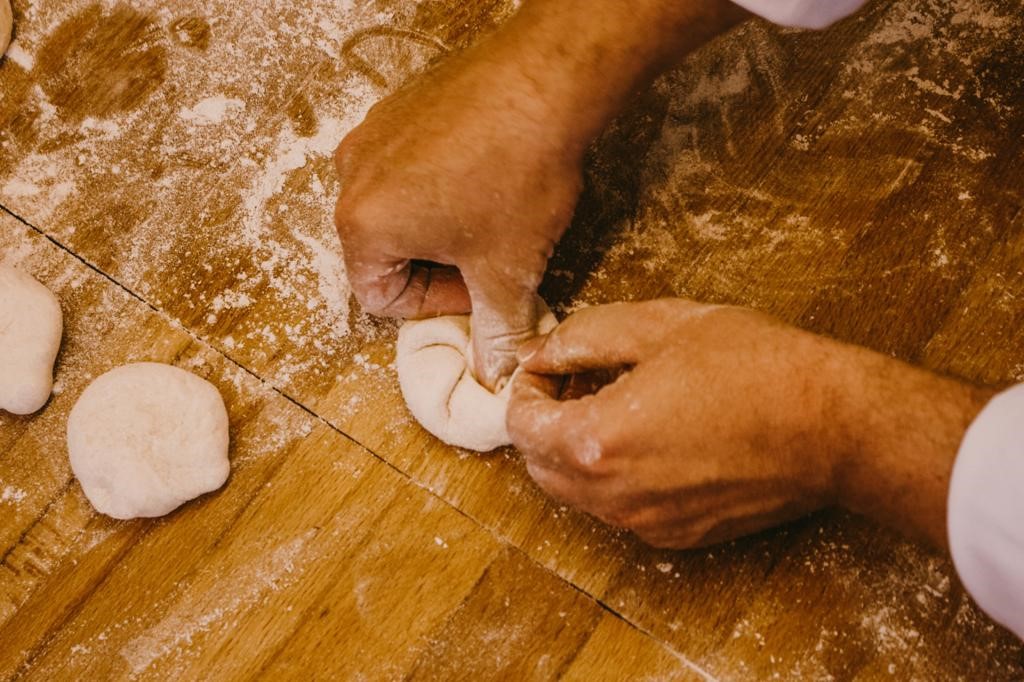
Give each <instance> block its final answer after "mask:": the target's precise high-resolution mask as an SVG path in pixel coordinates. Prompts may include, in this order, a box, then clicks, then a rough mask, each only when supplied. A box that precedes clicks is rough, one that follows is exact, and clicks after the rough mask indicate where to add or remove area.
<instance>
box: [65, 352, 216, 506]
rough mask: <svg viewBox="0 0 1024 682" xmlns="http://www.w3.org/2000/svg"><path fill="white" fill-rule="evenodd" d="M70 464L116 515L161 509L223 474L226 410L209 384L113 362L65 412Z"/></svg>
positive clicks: (146, 365)
mask: <svg viewBox="0 0 1024 682" xmlns="http://www.w3.org/2000/svg"><path fill="white" fill-rule="evenodd" d="M68 454H69V456H70V458H71V468H72V469H73V470H74V472H75V476H77V477H78V480H79V482H80V483H81V484H82V490H84V491H85V496H86V497H88V498H89V501H90V502H92V505H93V506H94V507H96V509H97V510H98V511H101V512H103V513H104V514H107V515H108V516H113V517H114V518H115V519H132V518H136V517H151V516H163V515H164V514H167V513H169V512H171V511H172V510H173V509H175V508H177V507H178V506H179V505H181V504H183V503H185V502H187V501H189V500H191V499H192V498H194V497H198V496H199V495H202V494H203V493H206V492H210V491H211V490H216V489H217V488H219V487H221V486H222V485H223V484H224V481H225V480H227V477H228V472H229V470H230V464H229V463H228V413H227V410H226V409H225V408H224V401H223V400H222V399H221V397H220V393H219V392H218V391H217V389H216V388H214V386H213V384H211V383H210V382H208V381H206V380H204V379H201V378H199V377H197V376H195V375H194V374H191V373H189V372H186V371H185V370H182V369H178V368H177V367H172V366H170V365H162V364H159V363H155V362H139V363H136V364H132V365H124V366H123V367H117V368H115V369H112V370H110V371H109V372H107V373H106V374H104V375H102V376H100V377H99V378H97V379H96V380H95V381H93V382H92V383H91V384H89V386H88V388H86V389H85V391H83V392H82V396H81V397H80V398H79V399H78V402H77V403H75V407H74V409H72V410H71V415H70V416H69V417H68Z"/></svg>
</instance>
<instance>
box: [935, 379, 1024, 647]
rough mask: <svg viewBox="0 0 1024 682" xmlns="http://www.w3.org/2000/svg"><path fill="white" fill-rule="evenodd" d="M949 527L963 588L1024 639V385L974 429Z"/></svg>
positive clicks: (960, 462) (953, 493) (955, 482)
mask: <svg viewBox="0 0 1024 682" xmlns="http://www.w3.org/2000/svg"><path fill="white" fill-rule="evenodd" d="M947 524H948V531H949V548H950V552H951V553H952V555H953V563H954V564H955V565H956V570H957V573H959V574H960V580H961V581H962V582H963V584H964V587H966V588H967V591H968V592H970V593H971V596H972V597H974V600H975V601H976V602H977V603H978V606H980V607H981V608H982V610H983V611H985V613H987V614H988V615H989V616H991V617H992V619H993V620H995V621H996V622H998V623H1000V624H1002V625H1004V626H1006V627H1007V628H1009V629H1010V630H1011V631H1013V632H1014V633H1015V634H1016V635H1017V636H1018V637H1020V638H1022V639H1024V385H1020V386H1016V387H1014V388H1011V389H1010V390H1008V391H1006V392H1004V393H1001V394H1000V395H998V396H996V397H995V398H994V399H993V400H992V402H990V403H989V404H988V405H987V406H986V407H985V409H984V410H982V411H981V414H979V415H978V417H977V418H976V419H975V420H974V423H973V424H971V426H970V428H969V429H967V434H966V435H965V436H964V440H963V443H962V444H961V445H960V452H959V454H958V455H957V458H956V463H955V464H954V465H953V477H952V480H951V481H950V485H949V510H948V517H947Z"/></svg>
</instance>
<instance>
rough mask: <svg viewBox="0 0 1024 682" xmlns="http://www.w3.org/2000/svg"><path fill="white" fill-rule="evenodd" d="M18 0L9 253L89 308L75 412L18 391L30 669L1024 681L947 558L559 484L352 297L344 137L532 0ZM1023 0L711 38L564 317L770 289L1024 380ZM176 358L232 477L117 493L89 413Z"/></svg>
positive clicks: (646, 100)
mask: <svg viewBox="0 0 1024 682" xmlns="http://www.w3.org/2000/svg"><path fill="white" fill-rule="evenodd" d="M15 5H16V6H15V10H16V17H17V20H18V33H17V42H16V46H15V47H16V49H15V51H14V52H13V54H12V56H9V57H8V58H6V59H5V60H3V61H2V62H0V149H2V150H3V152H2V154H0V206H2V207H3V209H5V210H6V211H7V212H8V214H4V215H0V228H2V229H0V254H2V258H3V260H4V261H10V262H13V263H15V264H16V265H18V266H19V267H22V268H24V269H26V270H28V271H29V272H32V273H33V274H34V275H36V276H37V277H38V278H39V279H40V280H41V281H43V282H44V283H46V284H47V285H48V286H50V287H51V288H52V289H53V290H54V291H55V293H57V294H58V296H59V297H60V298H61V301H62V305H63V306H64V312H65V318H66V330H67V331H66V333H65V342H64V347H63V348H62V351H61V355H60V357H59V359H58V369H57V379H58V392H57V394H56V395H55V396H54V398H53V399H52V400H51V402H50V404H49V405H48V406H47V407H46V409H44V410H43V411H42V412H40V413H39V414H38V415H35V416H33V417H29V418H14V417H11V416H9V415H6V414H0V451H2V453H3V454H2V458H0V492H3V493H4V498H3V501H0V540H2V545H0V546H2V548H3V551H4V560H3V564H2V570H0V595H2V597H3V599H2V601H0V677H5V678H6V677H22V676H24V677H30V678H37V679H49V678H53V677H68V678H70V677H82V676H84V675H87V674H94V675H99V676H101V677H103V678H107V677H113V678H120V677H136V676H141V677H152V678H159V679H163V678H182V679H191V678H198V677H204V678H217V679H233V678H243V677H255V676H261V675H262V676H266V677H284V678H295V677H304V678H306V677H315V678H324V679H338V678H349V677H358V676H360V675H362V676H365V677H369V678H374V679H377V678H389V679H390V678H397V677H406V676H411V677H419V678H451V677H467V678H468V677H472V678H489V677H499V676H505V677H515V678H517V679H518V678H538V679H546V678H551V677H557V676H565V677H568V678H570V679H622V678H624V677H634V676H635V677H644V676H649V677H652V678H669V679H707V678H708V677H713V678H725V679H763V678H769V677H772V676H776V675H778V676H779V677H790V678H814V679H819V678H820V679H827V678H832V679H854V678H861V679H876V678H890V677H892V676H896V677H897V678H900V679H910V678H917V679H946V678H950V679H952V678H968V679H1015V678H1019V677H1021V676H1024V649H1022V647H1021V645H1020V643H1019V642H1017V641H1016V640H1015V639H1013V638H1012V637H1011V636H1010V635H1008V634H1007V633H1005V632H1003V631H1001V630H999V629H997V628H994V627H993V626H992V625H991V624H990V623H989V622H988V621H987V620H986V619H985V617H984V616H983V615H982V614H980V612H978V610H977V609H976V608H975V607H974V606H973V605H972V604H971V602H970V600H969V599H968V598H967V596H966V595H965V594H964V593H963V590H962V589H961V588H960V587H959V586H958V584H957V582H956V579H955V574H954V571H953V570H952V567H951V566H950V565H949V564H948V562H946V561H945V560H943V559H941V558H939V557H937V556H934V555H932V554H930V553H928V552H927V551H926V550H924V549H922V548H919V547H917V546H915V545H913V544H911V543H908V542H905V541H903V540H901V539H899V538H897V537H895V536H894V535H892V534H891V533H889V532H887V531H885V530H883V529H880V528H878V527H876V526H874V525H872V524H870V523H868V522H866V521H864V520H861V519H857V518H852V517H849V516H847V515H845V514H841V513H838V512H827V513H824V514H820V515H818V516H816V517H814V518H811V519H807V520H804V521H801V522H799V523H796V524H793V525H791V526H789V527H786V528H783V529H779V530H777V531H773V532H770V533H766V534H762V535H760V536H757V537H754V538H749V539H746V540H743V541H740V542H737V543H732V544H730V545H726V546H723V547H718V548H713V549H711V550H708V551H701V552H667V551H657V550H652V549H650V548H648V547H644V546H643V545H641V544H640V543H638V542H637V541H636V540H635V539H633V538H632V537H631V536H629V535H627V534H623V533H620V532H617V531H614V530H612V529H609V528H606V527H604V526H602V525H601V524H598V523H596V522H595V521H593V520H592V519H589V518H587V517H585V516H583V515H580V514H577V513H575V512H573V511H571V510H568V509H563V508H561V507H559V506H558V505H557V504H554V503H552V502H551V501H549V500H547V499H545V498H544V496H543V495H542V494H541V493H540V492H539V491H538V490H537V489H536V487H535V486H534V485H533V484H532V483H531V482H530V480H529V478H528V477H527V476H526V474H525V470H524V467H523V466H522V463H521V462H520V461H519V459H518V456H517V455H516V453H515V452H513V451H512V450H506V451H501V452H498V453H496V454H493V455H490V456H485V457H479V456H475V455H470V454H469V453H465V452H459V451H457V450H454V449H452V448H450V447H447V446H444V445H443V444H440V443H438V442H437V441H435V440H434V439H432V438H431V437H430V436H429V435H427V434H426V433H425V432H423V431H422V430H421V429H420V428H419V427H418V426H417V425H416V424H415V423H414V422H413V421H412V420H411V417H410V416H409V415H408V413H407V412H406V410H405V408H404V405H403V403H402V401H401V398H400V395H399V393H398V390H397V382H396V379H395V375H394V371H393V368H392V361H393V344H394V329H395V328H394V325H393V324H392V323H389V322H384V321H378V320H373V319H371V318H369V317H368V316H366V315H364V314H363V313H361V312H360V311H359V310H358V309H356V307H355V306H354V304H350V302H349V293H348V289H347V285H346V284H345V280H344V268H343V266H342V264H341V260H340V245H339V244H338V243H337V238H336V236H335V235H334V232H333V228H332V226H331V222H330V218H331V208H332V202H333V199H334V197H335V196H336V194H337V192H338V186H337V182H336V180H335V178H334V175H333V169H332V166H331V161H330V154H331V152H332V150H333V147H334V145H335V144H336V143H337V141H338V140H339V139H340V138H341V137H342V136H343V135H344V133H345V132H346V131H347V130H348V129H349V128H351V127H352V126H353V125H355V124H356V123H358V121H359V119H360V118H361V116H362V115H363V113H364V112H365V110H366V108H367V107H368V106H369V105H370V104H372V103H373V102H374V101H376V100H377V99H379V98H380V97H381V96H383V95H385V94H387V93H388V92H389V91H391V90H393V89H394V88H395V87H397V86H398V85H399V84H400V83H401V82H403V81H404V80H405V79H407V78H409V77H410V76H412V75H414V74H415V73H417V72H418V71H420V70H422V69H424V68H427V67H428V66H429V65H430V64H431V63H432V62H434V61H435V60H437V59H438V58H440V57H442V56H443V55H444V54H445V53H446V52H449V51H453V50H458V49H461V48H464V47H465V46H467V45H469V44H471V43H472V42H473V41H474V40H476V39H478V38H479V36H480V35H482V34H483V33H485V32H487V31H490V30H493V29H494V28H495V27H496V26H497V25H499V24H500V22H501V21H502V20H503V19H504V18H506V17H507V16H509V15H510V14H511V13H512V12H513V11H514V7H513V6H512V4H511V3H509V2H503V1H498V0H491V1H485V0H479V1H472V2H459V3H457V2H450V1H448V0H444V1H436V0H424V1H422V2H418V3H417V2H412V1H411V0H388V1H386V2H385V1H384V0H380V1H378V2H373V1H370V0H367V1H364V2H355V3H347V4H343V5H342V6H340V7H339V6H338V4H337V3H334V2H328V1H327V0H301V1H300V2H297V3H282V4H280V5H275V4H271V3H265V4H257V5H256V6H250V5H246V4H244V3H243V4H239V3H231V2H226V1H225V0H211V1H210V2H205V3H197V2H194V1H193V0H188V1H186V2H179V3H168V2H166V1H165V0H145V1H143V2H134V3H130V4H128V3H116V2H110V3H90V2H86V1H81V0H76V1H75V2H57V1H56V0H35V1H34V2H31V3H28V2H26V3H24V4H19V3H17V2H16V3H15ZM1018 10H1019V7H1017V6H1016V4H1015V3H1014V2H1011V1H1010V0H960V1H959V2H956V3H948V4H943V3H935V2H931V1H929V0H904V1H900V2H892V3H876V4H874V5H872V6H871V7H869V8H868V10H867V11H865V12H863V13H861V14H860V15H858V16H857V17H856V18H854V19H851V20H849V21H846V22H843V23H841V24H840V25H838V26H836V27H834V28H833V29H831V30H829V31H826V32H822V33H817V34H813V33H812V34H808V33H799V32H787V31H780V30H778V29H774V28H771V27H769V26H767V25H766V24H764V23H761V22H751V23H749V24H747V25H745V26H743V27H741V28H740V29H739V30H738V31H736V32H734V33H733V34H731V35H729V36H726V37H724V38H722V39H720V40H718V41H716V42H715V43H713V44H711V45H709V46H708V47H707V48H706V49H704V50H702V51H700V52H698V53H697V54H695V55H694V56H693V57H692V58H691V59H689V60H687V62H686V63H685V64H683V65H682V66H681V67H680V68H679V69H677V70H675V71H673V72H672V73H670V74H668V75H666V76H664V77H663V78H662V79H660V80H659V81H658V83H656V84H655V86H654V87H652V88H651V89H650V90H649V91H647V92H645V93H642V94H641V95H638V97H637V99H636V101H635V102H634V103H633V104H632V105H631V107H630V108H629V110H628V111H627V112H625V113H624V114H623V116H622V117H621V118H620V119H619V120H618V121H617V122H616V123H615V124H614V125H613V126H612V127H611V128H610V129H609V130H608V131H607V132H606V133H605V134H604V135H603V136H602V137H601V138H600V139H599V140H598V141H597V142H596V143H595V144H594V146H593V148H592V149H591V152H590V154H589V155H588V163H587V184H586V189H585V192H584V196H583V199H582V201H581V204H580V207H579V209H578V211H577V217H576V221H575V224H574V226H573V228H572V229H571V230H570V232H569V233H568V235H567V237H566V239H565V240H564V241H563V243H562V245H561V246H560V248H559V250H558V252H557V254H556V257H555V259H554V261H553V262H552V266H551V269H550V271H549V277H548V279H547V280H546V281H545V284H544V287H543V290H542V293H543V294H544V296H545V297H546V298H547V300H549V301H550V302H552V303H553V304H554V305H555V307H556V309H557V310H560V311H562V312H564V311H566V310H569V309H572V308H574V307H577V306H580V305H585V304H592V303H601V302H607V301H615V300H630V299H642V298H649V297H653V296H660V295H675V296H689V297H694V298H699V299H702V300H709V301H720V302H729V303H738V304H743V305H750V306H753V307H756V308H759V309H762V310H765V311H768V312H771V313H773V314H776V315H778V316H780V317H782V318H784V319H786V320H788V321H790V322H793V323H795V324H798V325H800V326H802V327H804V328H807V329H811V330H814V331H818V332H821V333H825V334H828V335H831V336H834V337H837V338H840V339H844V340H848V341H852V342H855V343H860V344H863V345H866V346H870V347H872V348H876V349H878V350H881V351H883V352H887V353H890V354H893V355H895V356H897V357H902V358H904V359H907V360H909V361H912V362H914V363H916V364H920V365H923V366H926V367H929V368H932V369H935V370H937V371H942V372H947V373H950V374H953V375H957V376H961V377H964V378H967V379H971V380H976V381H981V382H986V383H991V384H999V383H1003V382H1008V381H1014V380H1020V379H1024V369H1022V368H1024V351H1022V348H1024V344H1022V341H1024V339H1022V337H1021V335H1022V334H1024V331H1022V330H1024V324H1022V323H1024V279H1022V276H1021V272H1020V263H1021V259H1022V257H1024V252H1022V249H1024V241H1022V230H1021V228H1022V219H1021V207H1022V205H1024V197H1022V194H1021V183H1020V168H1021V167H1022V165H1021V162H1022V161H1024V158H1022V156H1024V148H1022V146H1021V144H1020V139H1021V133H1022V132H1024V91H1022V90H1021V85H1020V83H1021V82H1022V81H1021V79H1020V78H1019V75H1020V68H1021V66H1020V65H1021V64H1024V43H1022V41H1024V38H1022V37H1021V36H1024V19H1022V18H1021V16H1020V13H1019V11H1018ZM15 216H16V218H15ZM29 226H31V227H29ZM141 359H152V360H159V361H165V362H172V363H174V364H177V365H180V366H183V367H185V368H187V369H190V370H192V371H196V372H198V373H199V374H200V375H202V376H205V377H207V378H209V379H210V380H211V381H213V382H214V383H215V384H216V385H217V386H218V388H220V389H221V391H222V392H223V394H224V396H225V401H226V403H227V404H228V406H229V411H230V414H231V429H232V455H231V456H232V466H233V471H232V476H231V479H230V480H229V482H228V484H227V486H226V487H225V488H224V489H223V490H222V491H219V492H218V493H215V494H212V495H209V496H206V497H204V498H202V499H201V500H199V501H196V502H194V503H191V504H189V505H186V506H185V507H183V508H182V509H181V510H179V511H177V512H175V513H174V514H172V515H171V516H169V517H168V518H166V519H163V520H158V521H139V522H131V523H120V522H113V521H110V520H107V519H104V518H102V517H99V516H97V515H96V514H95V513H94V512H93V511H92V510H91V508H90V507H89V505H88V503H87V501H86V500H85V499H84V497H83V496H82V493H81V491H80V489H79V488H78V486H77V483H76V482H75V481H74V479H73V477H72V476H71V474H70V470H69V468H68V465H67V459H66V453H65V450H64V444H63V437H64V422H65V419H66V414H67V411H68V410H69V409H70V407H71V405H72V404H73V403H74V400H75V399H76V397H77V396H78V394H79V393H80V392H81V390H82V389H83V388H84V386H85V385H86V384H87V383H88V381H89V379H90V378H92V377H95V376H96V375H98V374H99V373H101V372H103V371H105V370H106V369H109V368H110V367H113V366H116V365H119V364H122V363H125V362H130V361H132V360H141ZM4 491H10V492H9V493H8V492H4ZM562 613H564V614H565V615H564V616H563V615H561V614H562Z"/></svg>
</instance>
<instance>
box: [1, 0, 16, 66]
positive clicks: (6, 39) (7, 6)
mask: <svg viewBox="0 0 1024 682" xmlns="http://www.w3.org/2000/svg"><path fill="white" fill-rule="evenodd" d="M12 28H14V13H13V12H11V0H0V57H2V56H3V54H4V53H5V52H7V47H8V46H9V45H10V44H11V29H12Z"/></svg>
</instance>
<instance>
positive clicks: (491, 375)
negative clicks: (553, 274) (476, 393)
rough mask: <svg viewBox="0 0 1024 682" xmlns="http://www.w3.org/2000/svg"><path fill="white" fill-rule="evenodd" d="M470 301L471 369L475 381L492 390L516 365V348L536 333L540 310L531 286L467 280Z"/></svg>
mask: <svg viewBox="0 0 1024 682" xmlns="http://www.w3.org/2000/svg"><path fill="white" fill-rule="evenodd" d="M468 284H469V295H470V298H471V299H472V303H473V316H472V318H471V327H472V329H471V330H470V336H471V337H472V339H473V353H472V358H471V362H472V369H473V372H474V375H475V376H476V379H477V381H479V382H480V383H481V384H483V385H484V386H486V387H487V388H488V389H489V390H491V391H494V390H496V389H497V388H498V387H499V385H500V384H501V382H502V380H503V379H506V378H507V377H509V376H511V375H512V372H514V371H515V369H516V367H517V366H518V364H519V363H518V362H517V361H516V351H518V350H519V347H520V346H522V345H523V343H525V342H526V341H528V340H530V339H531V338H533V337H534V336H536V335H537V323H538V321H539V320H540V315H541V311H540V309H539V307H538V300H537V294H536V290H535V288H534V287H523V286H517V285H510V284H508V283H506V282H502V281H495V280H494V279H493V278H492V279H488V280H483V281H480V280H473V279H471V280H469V282H468Z"/></svg>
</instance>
